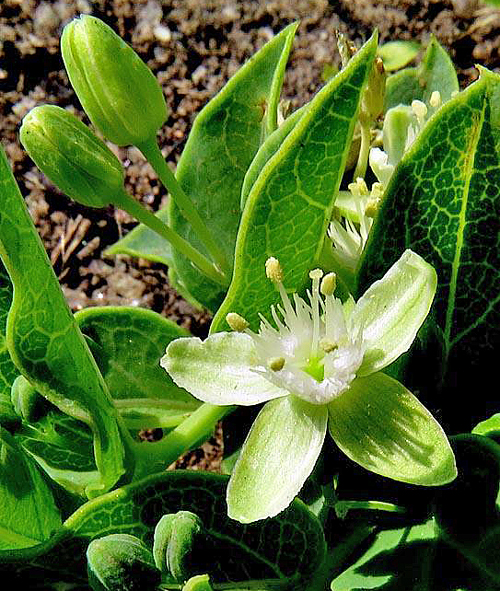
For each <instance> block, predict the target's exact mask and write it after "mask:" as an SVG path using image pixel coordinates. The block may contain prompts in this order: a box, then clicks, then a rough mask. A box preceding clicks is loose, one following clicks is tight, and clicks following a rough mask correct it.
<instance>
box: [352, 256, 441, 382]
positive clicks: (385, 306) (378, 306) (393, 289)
mask: <svg viewBox="0 0 500 591" xmlns="http://www.w3.org/2000/svg"><path fill="white" fill-rule="evenodd" d="M436 286H437V276H436V271H435V270H434V268H433V267H432V266H431V265H429V264H428V263H426V262H425V261H424V259H423V258H422V257H420V256H419V255H418V254H416V253H414V252H412V251H411V250H406V251H405V252H404V253H403V254H402V255H401V258H400V259H399V260H398V261H396V262H395V263H394V265H392V267H391V268H390V269H389V270H388V271H387V273H386V274H385V275H384V276H383V277H382V279H380V280H379V281H375V283H373V285H372V286H371V287H369V288H368V289H367V290H366V292H365V293H364V295H363V296H362V297H361V298H360V299H359V300H358V302H357V304H356V307H355V309H354V310H353V313H352V316H351V320H352V325H353V327H354V330H356V329H358V328H359V327H361V328H362V330H363V344H364V345H365V347H366V349H365V356H364V358H363V363H362V365H361V367H360V368H359V370H358V372H357V374H358V376H365V375H369V374H371V373H373V372H375V371H378V370H380V369H383V368H384V367H387V366H388V365H389V364H390V363H392V362H393V361H394V360H395V359H397V358H398V357H399V356H400V355H402V354H403V353H404V352H405V351H407V350H408V349H409V348H410V345H411V344H412V342H413V340H414V338H415V336H416V334H417V331H418V329H419V328H420V327H421V326H422V323H423V322H424V320H425V318H426V316H427V314H428V313H429V310H430V307H431V304H432V300H433V298H434V294H435V293H436Z"/></svg>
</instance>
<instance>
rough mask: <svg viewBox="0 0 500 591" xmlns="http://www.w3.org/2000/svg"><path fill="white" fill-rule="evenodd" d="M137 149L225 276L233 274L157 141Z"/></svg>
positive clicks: (151, 141) (148, 142)
mask: <svg viewBox="0 0 500 591" xmlns="http://www.w3.org/2000/svg"><path fill="white" fill-rule="evenodd" d="M137 147H138V148H139V150H140V151H141V152H142V153H143V155H144V157H145V158H146V160H147V161H148V162H149V163H150V164H151V166H152V167H153V169H154V170H155V172H156V174H157V175H158V177H159V178H160V180H161V182H162V184H163V186H164V187H165V188H166V189H167V190H168V191H169V193H170V195H171V196H172V198H173V200H174V203H175V204H176V205H177V206H178V207H179V209H180V210H181V211H182V214H183V215H184V217H185V218H186V220H187V221H188V222H189V223H190V224H191V227H192V228H193V230H194V231H195V232H196V234H197V236H198V238H199V239H200V240H201V241H202V242H203V244H204V245H205V247H206V249H207V250H208V252H209V253H210V255H211V256H212V258H213V260H214V261H215V262H216V263H217V265H218V266H219V268H220V269H221V271H222V272H223V274H224V275H229V274H230V273H231V269H230V268H229V266H228V264H227V261H226V257H225V256H224V254H223V252H222V251H221V249H220V248H219V246H218V245H217V243H216V241H215V239H214V237H213V236H212V233H211V232H210V230H209V229H208V228H207V225H206V224H205V222H204V221H203V220H202V218H201V216H200V214H199V213H198V210H197V209H196V207H195V206H194V204H193V202H192V201H191V199H190V198H189V196H188V195H187V194H186V193H185V192H184V191H183V189H182V187H181V186H180V185H179V183H178V182H177V179H176V178H175V176H174V174H173V172H172V171H171V170H170V168H169V166H168V164H167V163H166V162H165V159H164V158H163V155H162V153H161V151H160V148H159V147H158V144H157V143H156V140H155V139H154V138H152V139H151V140H150V141H147V142H145V143H144V144H141V145H140V146H137Z"/></svg>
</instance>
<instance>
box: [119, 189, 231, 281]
mask: <svg viewBox="0 0 500 591" xmlns="http://www.w3.org/2000/svg"><path fill="white" fill-rule="evenodd" d="M113 204H114V205H116V206H118V207H120V209H124V210H125V211H126V212H128V213H129V214H130V215H132V216H133V217H135V218H136V219H137V220H139V221H140V222H142V223H143V224H145V225H146V226H148V228H151V230H153V231H154V232H156V233H157V234H159V235H160V236H161V237H162V238H165V240H168V241H169V242H170V243H171V244H172V246H173V247H174V248H176V249H177V250H178V251H179V252H181V253H182V254H183V255H185V256H186V257H187V258H188V259H190V260H191V261H192V262H193V263H194V264H195V265H196V266H197V267H198V269H200V271H201V272H202V273H203V274H204V275H206V276H207V277H209V278H210V279H211V280H212V281H215V282H216V283H219V284H220V285H222V286H224V287H227V285H228V284H229V281H228V278H227V276H226V275H223V274H222V273H221V272H220V271H219V269H217V267H216V266H215V265H214V264H213V263H212V262H210V261H209V260H208V259H207V258H206V257H205V256H204V255H202V254H201V252H200V251H199V250H197V249H196V248H194V246H192V245H191V244H190V243H189V242H188V241H187V240H185V239H184V238H182V236H179V234H177V232H175V231H174V230H172V228H169V227H168V226H167V225H166V224H164V223H163V222H162V221H161V220H160V218H158V217H157V216H155V215H154V214H153V213H151V212H150V211H149V210H148V209H146V208H145V207H144V206H143V205H141V204H140V203H139V202H138V201H136V200H135V199H134V198H133V197H132V196H131V195H129V194H128V193H127V192H126V191H125V189H124V190H123V192H122V193H120V194H118V195H117V196H115V197H114V199H113Z"/></svg>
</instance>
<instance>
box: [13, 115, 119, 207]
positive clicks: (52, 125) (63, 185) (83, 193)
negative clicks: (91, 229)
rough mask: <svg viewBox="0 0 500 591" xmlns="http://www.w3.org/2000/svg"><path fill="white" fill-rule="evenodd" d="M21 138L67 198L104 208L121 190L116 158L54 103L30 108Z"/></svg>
mask: <svg viewBox="0 0 500 591" xmlns="http://www.w3.org/2000/svg"><path fill="white" fill-rule="evenodd" d="M20 139H21V143H22V144H23V146H24V147H25V148H26V151H27V152H28V154H29V155H30V157H31V159H32V160H33V161H34V162H35V164H36V165H37V166H38V168H39V169H40V170H41V171H42V172H43V173H44V174H45V175H46V176H47V177H48V178H49V179H50V180H51V181H52V182H53V183H54V184H55V185H57V186H58V187H59V189H60V190H61V191H62V192H63V193H66V195H68V196H69V197H71V198H72V199H74V200H75V201H78V202H79V203H82V204H83V205H86V206H88V207H105V206H106V205H109V203H111V202H112V201H113V200H114V197H115V196H116V195H117V194H119V193H121V192H123V181H124V171H123V167H122V165H121V163H120V161H119V160H118V158H117V157H116V156H115V155H114V154H113V152H111V150H110V149H109V148H108V147H107V146H106V145H105V144H104V143H103V142H102V141H101V140H100V139H99V138H97V137H96V136H95V135H94V134H93V133H92V132H91V131H90V130H89V129H88V127H87V126H86V125H85V124H83V123H82V122H81V121H80V120H79V119H77V118H76V117H75V116H74V115H72V114H71V113H69V112H68V111H66V110H64V109H61V107H56V106H55V105H42V106H40V107H35V108H34V109H32V110H31V111H30V112H29V113H28V114H27V115H26V117H25V118H24V120H23V124H22V126H21V130H20Z"/></svg>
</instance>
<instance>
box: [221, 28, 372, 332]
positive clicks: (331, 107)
mask: <svg viewBox="0 0 500 591" xmlns="http://www.w3.org/2000/svg"><path fill="white" fill-rule="evenodd" d="M376 42H377V39H376V36H373V37H372V38H371V39H370V41H368V42H367V43H366V44H365V46H364V47H363V48H362V49H361V50H360V51H359V52H358V53H357V54H356V55H355V56H354V58H353V59H352V60H351V61H350V62H349V65H348V66H347V67H346V68H345V69H344V70H343V71H342V72H341V73H340V74H338V75H337V76H336V77H335V78H334V79H333V80H332V81H331V82H329V83H328V84H327V85H326V86H325V87H324V88H323V89H322V90H321V91H320V92H319V93H318V94H317V95H316V97H315V98H314V99H313V100H312V101H311V103H310V105H309V107H308V108H307V111H306V112H305V113H304V115H303V116H302V117H301V119H300V121H299V122H298V123H297V124H296V126H295V128H294V129H293V131H292V132H291V133H290V134H289V135H288V137H287V138H286V139H285V141H284V142H283V144H282V145H281V147H280V149H279V150H278V151H277V152H276V154H275V155H274V156H273V157H272V158H271V159H270V160H269V161H268V162H267V163H266V165H265V166H264V168H263V169H262V171H261V173H260V175H259V177H258V179H257V181H256V182H255V183H254V185H253V187H252V191H251V193H250V195H249V196H248V200H247V203H246V206H245V211H244V213H243V216H242V220H241V224H240V229H239V232H238V240H237V244H236V254H235V257H236V266H235V271H234V275H233V280H232V282H231V286H230V288H229V292H228V294H227V296H226V299H225V300H224V302H223V304H222V306H221V308H220V309H219V310H218V312H217V314H216V316H215V318H214V320H213V323H212V327H211V330H212V332H217V331H220V330H222V329H223V327H224V321H225V320H224V319H225V317H226V314H227V313H228V312H238V313H240V314H241V315H242V316H244V317H245V318H246V320H247V321H248V322H249V323H250V325H251V326H252V328H254V329H256V328H257V326H258V323H259V316H258V314H259V312H264V311H265V313H268V311H269V309H270V307H271V305H272V304H274V303H276V301H277V293H276V291H275V289H274V286H273V285H272V284H271V282H270V281H269V280H268V279H267V278H266V275H265V272H264V265H265V262H266V260H267V258H268V257H270V256H274V257H276V258H278V259H279V260H280V262H281V264H282V266H283V268H284V271H285V280H284V283H285V287H286V288H288V289H289V290H292V291H300V288H301V287H303V286H304V285H305V282H306V281H307V280H308V272H309V270H310V269H311V268H312V266H313V265H314V264H315V261H317V259H318V256H319V253H320V252H321V248H322V245H323V241H324V239H325V236H326V229H327V226H328V223H329V221H330V217H331V214H332V209H333V203H334V200H335V196H336V194H337V191H338V188H339V184H340V180H341V178H342V174H343V172H344V167H345V163H346V159H347V155H348V152H349V147H350V144H351V139H352V134H353V130H354V125H355V123H356V114H357V112H358V108H359V101H360V96H361V93H362V90H363V88H364V85H365V80H366V77H367V74H368V73H369V71H370V68H371V65H372V62H373V59H374V55H375V51H376Z"/></svg>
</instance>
